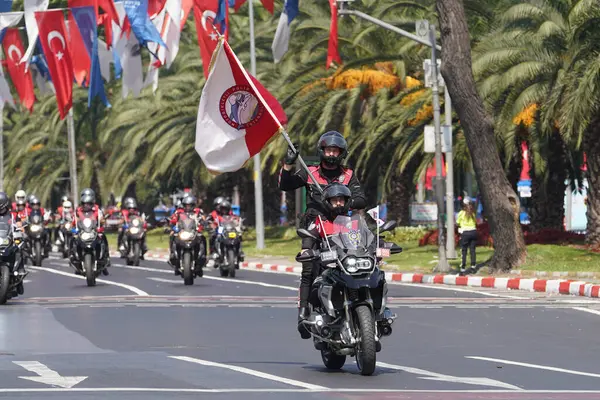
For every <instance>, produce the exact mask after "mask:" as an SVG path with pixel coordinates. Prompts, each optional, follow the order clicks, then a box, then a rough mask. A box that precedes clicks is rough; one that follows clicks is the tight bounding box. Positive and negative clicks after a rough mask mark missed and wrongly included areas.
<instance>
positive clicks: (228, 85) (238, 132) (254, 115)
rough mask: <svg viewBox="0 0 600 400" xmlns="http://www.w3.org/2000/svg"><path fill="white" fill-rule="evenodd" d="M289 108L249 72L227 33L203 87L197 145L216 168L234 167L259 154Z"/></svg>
mask: <svg viewBox="0 0 600 400" xmlns="http://www.w3.org/2000/svg"><path fill="white" fill-rule="evenodd" d="M286 121H287V118H286V116H285V113H284V112H283V108H281V106H280V105H279V103H278V102H277V100H276V99H275V97H273V96H272V95H271V94H270V93H269V92H268V91H267V90H266V89H265V88H264V87H263V86H262V85H261V84H260V82H258V80H256V79H254V78H253V77H252V76H251V75H250V74H248V73H247V72H246V70H245V69H244V67H243V66H242V64H241V63H240V60H239V59H238V58H237V56H236V55H235V53H234V52H233V50H231V47H229V44H228V43H227V41H226V40H225V39H224V38H223V37H221V38H220V39H219V42H218V44H217V48H216V49H215V52H214V54H213V57H212V60H211V68H210V73H209V76H208V79H207V80H206V84H205V85H204V88H203V89H202V96H201V97H200V105H199V106H198V120H197V123H196V146H195V148H196V151H197V152H198V154H199V155H200V158H202V161H203V162H204V164H205V165H206V168H208V170H209V171H211V173H213V174H220V173H225V172H233V171H237V170H239V169H241V168H242V167H243V166H244V164H246V162H247V161H248V160H249V159H250V158H252V157H253V156H254V155H256V154H258V153H259V152H260V151H261V150H262V148H263V147H264V146H265V145H266V144H267V142H268V141H269V140H270V139H271V138H272V137H273V136H274V135H275V134H277V133H278V132H280V130H281V129H282V124H285V122H286Z"/></svg>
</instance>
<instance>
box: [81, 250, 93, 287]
mask: <svg viewBox="0 0 600 400" xmlns="http://www.w3.org/2000/svg"><path fill="white" fill-rule="evenodd" d="M83 266H84V268H85V280H86V281H87V285H88V286H96V271H94V268H93V267H94V263H93V260H92V255H91V254H85V255H84V256H83Z"/></svg>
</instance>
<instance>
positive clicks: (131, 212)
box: [117, 197, 148, 257]
mask: <svg viewBox="0 0 600 400" xmlns="http://www.w3.org/2000/svg"><path fill="white" fill-rule="evenodd" d="M140 215H141V214H140V211H139V210H138V206H137V201H135V199H134V198H133V197H127V198H126V199H125V201H124V202H123V208H122V209H121V221H120V222H121V227H120V228H119V236H118V239H117V243H118V244H119V250H121V251H124V250H125V247H124V245H123V234H124V233H125V229H126V228H127V227H128V226H129V224H130V222H131V217H132V216H138V217H139V216H140ZM147 227H148V224H147V223H146V221H145V220H144V222H143V224H142V229H144V231H145V230H146V228H147ZM146 251H148V246H147V245H146V236H145V235H144V237H143V239H142V253H145V252H146ZM142 257H143V256H142Z"/></svg>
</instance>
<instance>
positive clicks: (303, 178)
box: [279, 131, 366, 337]
mask: <svg viewBox="0 0 600 400" xmlns="http://www.w3.org/2000/svg"><path fill="white" fill-rule="evenodd" d="M317 154H318V155H319V159H320V164H319V165H317V166H311V167H309V170H310V171H311V173H312V174H313V176H314V177H315V179H316V181H317V182H318V183H319V184H320V185H321V186H326V185H328V184H330V183H333V182H338V183H340V184H342V185H343V186H347V187H348V189H349V190H350V193H351V194H352V196H351V198H350V200H349V202H348V208H349V209H351V210H360V209H364V208H365V206H366V200H365V195H364V193H363V190H362V188H361V184H360V182H359V181H358V178H357V177H356V175H355V174H354V171H353V170H352V169H350V168H348V167H346V166H343V165H342V161H343V160H344V158H345V157H346V155H347V154H348V144H347V143H346V140H345V139H344V137H343V136H342V134H341V133H339V132H336V131H330V132H327V133H324V134H323V135H321V137H320V138H319V142H318V143H317ZM297 158H298V153H297V152H294V151H293V150H292V149H291V148H288V151H287V154H286V156H285V159H284V165H283V167H282V168H281V171H280V173H279V188H280V189H281V190H283V191H286V192H287V191H292V190H296V189H298V188H300V187H306V189H307V190H306V197H307V199H306V207H307V209H306V213H305V214H304V216H303V218H302V221H301V227H302V228H304V229H307V228H308V227H309V225H310V224H311V223H313V222H314V221H315V219H316V217H317V216H318V215H325V214H326V213H327V209H326V208H325V206H324V204H323V203H322V201H321V194H320V193H319V191H318V189H317V188H316V187H315V182H313V180H312V178H311V177H310V175H308V173H307V172H306V171H305V170H304V169H299V170H297V171H296V172H292V169H293V168H294V163H295V162H296V159H297ZM303 242H304V240H303ZM312 270H313V263H312V262H305V263H302V276H301V279H300V294H299V299H300V300H299V303H298V321H300V320H302V319H305V318H307V316H308V297H309V295H310V285H311V283H312ZM299 328H300V326H299ZM301 335H302V336H303V337H304V336H306V335H304V334H303V333H302V332H301Z"/></svg>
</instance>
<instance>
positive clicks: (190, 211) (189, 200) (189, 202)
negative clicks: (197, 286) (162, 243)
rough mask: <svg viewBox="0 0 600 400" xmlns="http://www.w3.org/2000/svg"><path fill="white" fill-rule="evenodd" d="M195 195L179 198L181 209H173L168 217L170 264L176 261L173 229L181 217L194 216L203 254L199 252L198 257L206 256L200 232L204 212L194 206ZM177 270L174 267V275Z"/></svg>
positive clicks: (204, 240) (202, 229) (202, 225)
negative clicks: (169, 217)
mask: <svg viewBox="0 0 600 400" xmlns="http://www.w3.org/2000/svg"><path fill="white" fill-rule="evenodd" d="M196 202H197V200H196V197H195V196H194V195H192V194H187V195H186V196H184V197H183V199H182V200H181V203H182V206H183V208H181V209H179V208H178V209H177V210H176V211H175V213H173V215H172V216H171V219H170V221H169V222H170V223H171V233H170V237H169V249H170V255H169V262H170V263H171V265H174V264H175V263H176V262H177V247H176V244H175V230H176V229H177V223H178V222H179V220H180V219H183V218H189V217H192V218H196V221H197V228H196V229H197V231H198V233H199V234H200V235H198V237H199V238H200V240H201V242H202V246H203V249H204V252H205V253H204V254H199V257H206V238H205V237H204V235H203V234H202V232H203V231H204V221H205V219H206V218H205V217H204V213H203V211H202V209H201V208H199V207H196ZM197 262H198V260H196V264H197ZM179 273H180V272H179V270H177V269H175V275H179Z"/></svg>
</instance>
